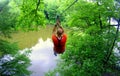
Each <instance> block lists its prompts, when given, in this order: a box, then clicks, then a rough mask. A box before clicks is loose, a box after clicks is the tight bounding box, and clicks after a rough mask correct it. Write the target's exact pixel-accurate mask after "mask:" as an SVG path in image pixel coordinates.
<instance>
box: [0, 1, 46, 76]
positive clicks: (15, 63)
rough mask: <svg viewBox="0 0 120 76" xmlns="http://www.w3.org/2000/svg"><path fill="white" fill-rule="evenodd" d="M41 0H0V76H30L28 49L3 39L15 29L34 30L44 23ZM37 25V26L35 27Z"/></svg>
mask: <svg viewBox="0 0 120 76" xmlns="http://www.w3.org/2000/svg"><path fill="white" fill-rule="evenodd" d="M42 5H43V3H42V1H41V0H36V2H35V0H29V1H26V0H20V1H19V0H0V20H1V21H0V76H30V74H31V72H30V71H29V70H28V69H27V68H28V66H30V59H29V57H28V56H29V53H30V51H31V50H30V49H27V50H24V51H20V50H19V48H18V46H17V44H16V43H11V42H8V41H6V40H3V38H2V37H3V36H5V37H11V36H10V35H11V33H13V32H15V31H16V30H18V29H19V30H34V29H35V28H36V29H38V28H37V27H38V26H39V25H41V26H42V25H44V22H45V20H44V15H43V13H42V12H41V11H42V9H43V6H42ZM36 26H37V27H36Z"/></svg>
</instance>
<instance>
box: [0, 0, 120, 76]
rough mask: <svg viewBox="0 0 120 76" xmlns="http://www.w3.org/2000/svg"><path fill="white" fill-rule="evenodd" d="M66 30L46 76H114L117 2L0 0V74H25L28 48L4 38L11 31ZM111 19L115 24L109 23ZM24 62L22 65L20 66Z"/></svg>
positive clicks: (116, 72) (118, 47)
mask: <svg viewBox="0 0 120 76" xmlns="http://www.w3.org/2000/svg"><path fill="white" fill-rule="evenodd" d="M57 16H59V17H60V20H61V24H62V26H63V27H65V28H69V29H70V32H69V33H68V40H67V44H66V51H65V53H64V54H62V55H61V61H59V62H58V66H57V68H56V69H54V71H50V72H48V73H46V76H56V74H59V76H86V75H87V76H119V75H120V73H119V71H120V63H119V61H120V59H119V54H118V53H116V52H115V51H116V50H118V51H119V50H120V45H119V41H120V38H119V25H120V0H0V75H1V76H30V74H31V72H30V71H28V70H27V67H28V66H30V60H29V58H28V55H29V53H30V51H31V50H30V49H28V50H25V51H22V52H21V51H19V47H18V46H17V44H16V43H11V42H8V41H6V40H4V39H3V38H2V37H7V38H10V37H11V34H12V33H14V32H16V31H25V32H27V31H36V30H39V28H41V26H47V25H48V24H51V26H52V25H54V24H55V20H56V17H57ZM112 20H114V21H116V24H112ZM23 64H24V65H23Z"/></svg>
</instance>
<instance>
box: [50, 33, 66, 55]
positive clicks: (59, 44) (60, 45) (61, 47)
mask: <svg viewBox="0 0 120 76" xmlns="http://www.w3.org/2000/svg"><path fill="white" fill-rule="evenodd" d="M66 40H67V35H66V34H63V35H62V38H61V39H60V40H59V39H58V38H57V36H56V35H55V34H53V35H52V41H53V44H54V51H55V52H56V53H58V54H60V53H63V52H64V51H65V43H66Z"/></svg>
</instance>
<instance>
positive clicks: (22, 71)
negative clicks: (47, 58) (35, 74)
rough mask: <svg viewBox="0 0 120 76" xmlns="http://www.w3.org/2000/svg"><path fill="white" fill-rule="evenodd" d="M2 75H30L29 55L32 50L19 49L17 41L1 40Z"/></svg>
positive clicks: (0, 71)
mask: <svg viewBox="0 0 120 76" xmlns="http://www.w3.org/2000/svg"><path fill="white" fill-rule="evenodd" d="M0 53H2V55H1V56H0V75H2V76H16V75H17V76H29V75H30V71H28V70H27V67H28V66H29V65H30V60H29V58H28V55H29V53H30V50H25V51H19V49H18V47H17V46H16V45H15V43H9V42H7V41H3V40H0Z"/></svg>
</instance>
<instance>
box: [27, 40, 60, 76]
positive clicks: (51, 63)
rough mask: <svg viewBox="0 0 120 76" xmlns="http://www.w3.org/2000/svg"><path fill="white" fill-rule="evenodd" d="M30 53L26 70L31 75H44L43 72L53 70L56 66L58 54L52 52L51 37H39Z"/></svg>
mask: <svg viewBox="0 0 120 76" xmlns="http://www.w3.org/2000/svg"><path fill="white" fill-rule="evenodd" d="M31 49H32V52H31V54H30V60H31V64H32V65H31V66H30V67H29V68H28V70H30V71H32V72H33V73H32V74H31V76H45V73H46V72H48V71H49V70H53V69H54V68H55V67H56V64H57V60H59V59H60V58H59V56H57V57H56V56H54V54H53V43H52V41H51V39H49V38H48V39H47V40H46V41H43V40H42V39H39V41H38V43H37V44H36V45H35V46H33V47H32V48H31Z"/></svg>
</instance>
